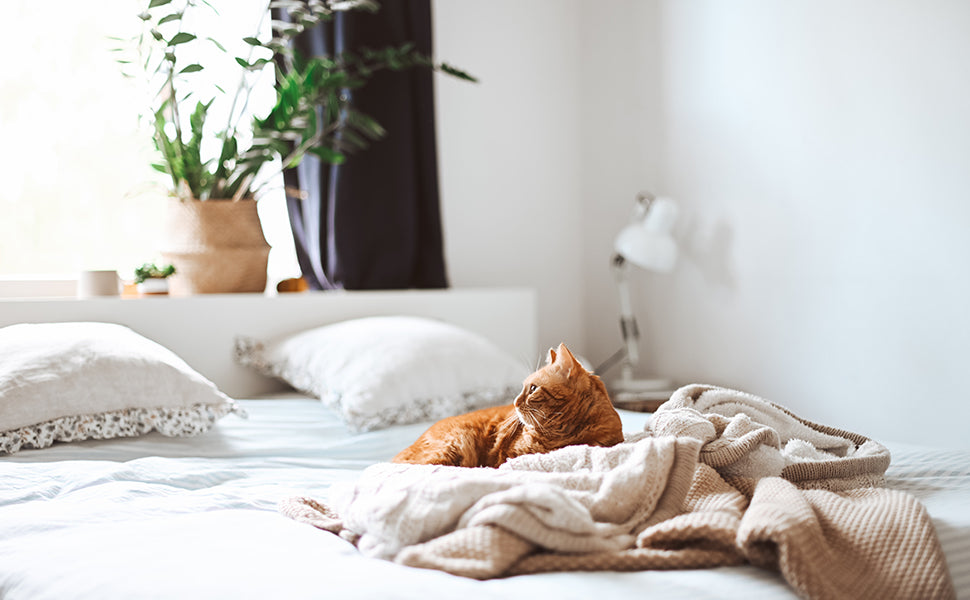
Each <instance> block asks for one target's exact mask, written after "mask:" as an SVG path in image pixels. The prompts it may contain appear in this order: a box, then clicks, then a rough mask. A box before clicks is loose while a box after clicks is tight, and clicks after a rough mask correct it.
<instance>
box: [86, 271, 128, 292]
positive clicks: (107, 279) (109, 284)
mask: <svg viewBox="0 0 970 600" xmlns="http://www.w3.org/2000/svg"><path fill="white" fill-rule="evenodd" d="M120 286H121V280H120V279H119V278H118V271H81V274H80V276H79V277H78V279H77V297H78V298H94V297H97V296H117V295H119V293H120V289H119V288H120Z"/></svg>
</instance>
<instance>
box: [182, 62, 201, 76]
mask: <svg viewBox="0 0 970 600" xmlns="http://www.w3.org/2000/svg"><path fill="white" fill-rule="evenodd" d="M201 70H202V65H200V64H199V63H195V64H191V65H189V66H187V67H185V68H184V69H182V70H181V71H179V75H181V74H182V73H198V72H199V71H201Z"/></svg>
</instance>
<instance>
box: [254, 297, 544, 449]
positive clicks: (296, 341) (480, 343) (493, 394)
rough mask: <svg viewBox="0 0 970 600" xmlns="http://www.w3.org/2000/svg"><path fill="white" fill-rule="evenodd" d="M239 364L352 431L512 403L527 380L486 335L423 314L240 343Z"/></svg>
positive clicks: (523, 369)
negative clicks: (316, 404) (314, 403)
mask: <svg viewBox="0 0 970 600" xmlns="http://www.w3.org/2000/svg"><path fill="white" fill-rule="evenodd" d="M236 357H237V360H238V362H240V363H242V364H246V365H250V366H252V367H254V368H255V369H256V370H258V371H260V372H261V373H263V374H265V375H270V376H274V377H279V378H280V379H282V380H284V381H286V382H287V383H289V384H290V385H291V386H293V387H294V388H296V389H298V390H300V391H302V392H304V393H307V394H310V395H312V396H315V397H317V398H320V399H321V400H322V401H323V402H324V404H326V405H327V406H329V407H330V408H332V409H334V410H336V411H337V412H338V413H340V415H341V416H342V417H343V419H344V422H345V423H346V424H347V425H348V427H350V428H351V429H353V430H356V431H369V430H372V429H379V428H382V427H387V426H390V425H400V424H406V423H415V422H418V421H428V420H437V419H441V418H443V417H447V416H450V415H456V414H461V413H465V412H468V411H471V410H475V409H478V408H484V407H487V406H497V405H500V404H508V403H511V402H512V400H514V399H515V396H516V395H517V394H518V392H519V390H520V389H521V387H522V380H523V379H524V378H525V377H526V375H528V365H526V364H525V363H524V362H520V361H517V360H516V359H514V358H513V357H512V356H510V355H509V354H507V353H505V352H504V351H502V350H501V349H500V348H498V347H497V346H495V345H494V344H493V343H491V342H490V341H488V340H486V339H485V338H484V337H482V336H479V335H477V334H474V333H472V332H470V331H466V330H464V329H462V328H460V327H456V326H454V325H450V324H447V323H442V322H440V321H434V320H431V319H425V318H420V317H404V316H392V317H368V318H363V319H354V320H350V321H342V322H339V323H335V324H333V325H326V326H324V327H319V328H316V329H311V330H308V331H304V332H302V333H297V334H294V335H289V336H285V337H282V338H279V339H276V340H273V341H270V342H267V343H262V342H259V341H256V340H253V339H250V338H237V340H236Z"/></svg>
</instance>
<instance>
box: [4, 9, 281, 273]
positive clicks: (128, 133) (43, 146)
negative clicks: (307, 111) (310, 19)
mask: <svg viewBox="0 0 970 600" xmlns="http://www.w3.org/2000/svg"><path fill="white" fill-rule="evenodd" d="M209 2H210V3H211V4H212V5H213V6H214V7H215V8H216V9H217V11H218V16H215V15H213V17H212V18H211V25H210V24H208V23H207V24H206V27H207V28H209V29H207V31H206V35H208V36H211V37H214V38H216V39H219V40H220V41H222V40H227V41H228V42H232V43H238V44H240V45H241V46H242V45H243V44H244V43H243V42H242V38H243V37H245V36H250V35H253V33H254V30H255V27H256V24H257V23H259V21H260V14H261V11H264V10H265V9H266V6H267V0H209ZM143 4H145V2H140V1H132V0H93V1H90V2H76V1H73V0H54V1H52V2H44V3H37V2H33V1H31V0H7V1H5V2H4V4H3V9H4V10H3V18H2V19H0V51H2V53H3V56H4V57H5V60H4V61H3V66H2V67H0V136H2V140H3V143H2V144H0V176H2V183H0V277H12V278H16V277H17V276H21V275H22V276H27V275H31V276H37V275H51V276H65V275H66V276H72V275H75V274H76V273H78V272H79V271H81V270H89V269H115V270H117V271H118V272H119V273H120V274H121V276H122V277H125V278H127V277H130V276H131V272H132V270H133V269H134V268H135V267H136V266H138V265H140V264H142V263H143V262H146V261H149V260H157V259H158V250H159V248H160V247H161V238H162V224H163V214H164V204H165V201H166V195H167V191H168V187H167V184H168V182H166V177H165V176H164V175H162V174H160V173H157V172H155V171H154V170H152V169H151V167H150V166H149V165H150V164H151V162H153V160H155V156H156V154H155V150H154V148H153V146H152V142H151V133H150V131H148V129H147V128H146V127H145V126H144V124H139V120H138V115H139V113H140V112H143V111H144V110H145V108H146V106H145V104H146V101H145V100H144V95H143V94H144V91H143V89H142V88H140V87H139V86H138V85H136V82H134V81H132V80H128V79H125V78H124V77H123V76H122V74H121V68H120V65H119V64H118V63H117V62H116V59H117V58H118V53H116V52H112V49H113V48H117V47H118V45H119V42H117V41H115V40H113V39H111V38H112V37H115V38H119V37H120V38H126V37H130V36H133V35H135V34H137V32H138V31H139V28H140V25H141V21H140V20H139V19H138V18H137V16H136V15H137V13H138V12H139V10H141V7H142V5H143ZM268 21H269V20H268V19H265V22H266V25H268ZM225 45H226V47H227V49H228V50H229V52H230V53H232V52H236V51H238V52H239V55H243V52H244V50H242V49H239V50H237V49H236V48H233V47H231V45H230V43H226V44H225ZM237 48H238V47H237ZM200 51H202V50H200ZM206 60H208V59H207V57H205V56H203V57H202V58H201V59H200V61H206ZM230 63H231V58H230V61H229V62H226V63H225V64H226V65H227V69H231V64H230ZM207 68H208V67H207ZM227 76H232V77H238V71H237V72H236V73H232V74H230V73H228V70H227ZM261 83H262V85H263V89H261V90H260V100H259V101H257V102H255V103H254V110H259V108H260V107H267V106H266V103H267V102H270V103H271V102H272V94H273V90H272V77H271V76H270V77H263V78H262V79H261ZM226 91H227V92H229V91H230V90H229V89H227V90H226ZM282 187H283V186H282V177H279V178H278V183H272V184H270V185H268V186H266V189H267V191H266V193H265V194H264V195H263V196H261V197H260V199H259V212H260V216H261V219H262V222H263V229H264V232H265V234H266V238H267V240H268V241H269V243H270V245H271V246H273V251H272V252H271V254H270V265H269V271H270V272H269V278H270V281H271V282H272V281H277V280H279V279H283V278H286V277H295V276H298V275H299V267H298V266H297V261H296V254H295V251H294V249H293V241H292V237H291V235H290V232H289V223H288V220H287V217H286V205H285V200H284V197H283V190H282Z"/></svg>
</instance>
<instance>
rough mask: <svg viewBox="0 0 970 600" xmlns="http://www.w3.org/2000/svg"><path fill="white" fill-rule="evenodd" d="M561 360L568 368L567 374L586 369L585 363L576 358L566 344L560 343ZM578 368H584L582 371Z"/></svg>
mask: <svg viewBox="0 0 970 600" xmlns="http://www.w3.org/2000/svg"><path fill="white" fill-rule="evenodd" d="M559 361H560V364H561V365H562V366H563V368H564V369H565V370H566V375H572V374H573V373H581V372H584V371H586V367H584V366H583V363H581V362H579V361H578V360H576V357H575V356H573V353H572V352H570V351H569V348H567V347H566V344H559ZM577 369H582V371H577Z"/></svg>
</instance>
